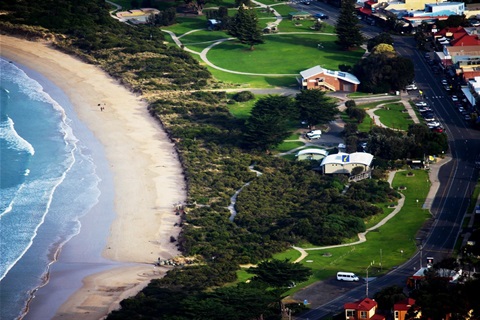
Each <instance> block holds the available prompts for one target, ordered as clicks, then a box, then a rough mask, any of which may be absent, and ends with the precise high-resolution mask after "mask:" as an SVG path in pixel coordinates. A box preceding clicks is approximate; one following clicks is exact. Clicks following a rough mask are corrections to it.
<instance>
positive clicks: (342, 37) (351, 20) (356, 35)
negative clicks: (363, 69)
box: [335, 0, 365, 50]
mask: <svg viewBox="0 0 480 320" xmlns="http://www.w3.org/2000/svg"><path fill="white" fill-rule="evenodd" d="M335 30H336V33H337V36H338V40H337V44H338V45H339V46H340V47H342V49H344V50H350V49H351V48H353V47H358V46H360V45H362V44H363V42H364V40H365V39H364V37H363V35H362V34H361V32H360V27H359V25H358V18H357V14H356V11H355V0H343V1H342V6H341V8H340V15H339V17H338V20H337V24H336V25H335Z"/></svg>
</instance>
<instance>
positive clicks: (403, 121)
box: [374, 102, 414, 131]
mask: <svg viewBox="0 0 480 320" xmlns="http://www.w3.org/2000/svg"><path fill="white" fill-rule="evenodd" d="M374 114H375V115H377V116H379V117H380V122H381V123H383V124H384V125H386V126H387V127H389V128H391V129H398V130H403V131H407V130H408V126H409V125H411V124H413V123H414V122H413V120H412V118H411V117H410V115H409V114H408V112H407V110H406V109H405V106H404V105H403V103H400V102H399V103H389V104H386V105H385V106H384V107H383V108H381V109H378V110H375V112H374Z"/></svg>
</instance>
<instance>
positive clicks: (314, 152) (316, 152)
mask: <svg viewBox="0 0 480 320" xmlns="http://www.w3.org/2000/svg"><path fill="white" fill-rule="evenodd" d="M327 155H328V151H327V150H324V149H316V148H308V149H303V150H300V151H298V153H297V154H296V157H297V160H323V158H325V157H326V156H327Z"/></svg>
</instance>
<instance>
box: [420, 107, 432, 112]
mask: <svg viewBox="0 0 480 320" xmlns="http://www.w3.org/2000/svg"><path fill="white" fill-rule="evenodd" d="M418 111H419V112H420V113H423V112H430V111H432V109H430V108H429V107H421V108H418Z"/></svg>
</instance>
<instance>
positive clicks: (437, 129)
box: [432, 127, 444, 133]
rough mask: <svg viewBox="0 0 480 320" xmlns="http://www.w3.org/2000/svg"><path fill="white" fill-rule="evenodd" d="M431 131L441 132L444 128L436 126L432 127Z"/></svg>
mask: <svg viewBox="0 0 480 320" xmlns="http://www.w3.org/2000/svg"><path fill="white" fill-rule="evenodd" d="M432 131H433V132H438V133H442V132H443V131H444V130H443V128H442V127H436V128H432Z"/></svg>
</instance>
